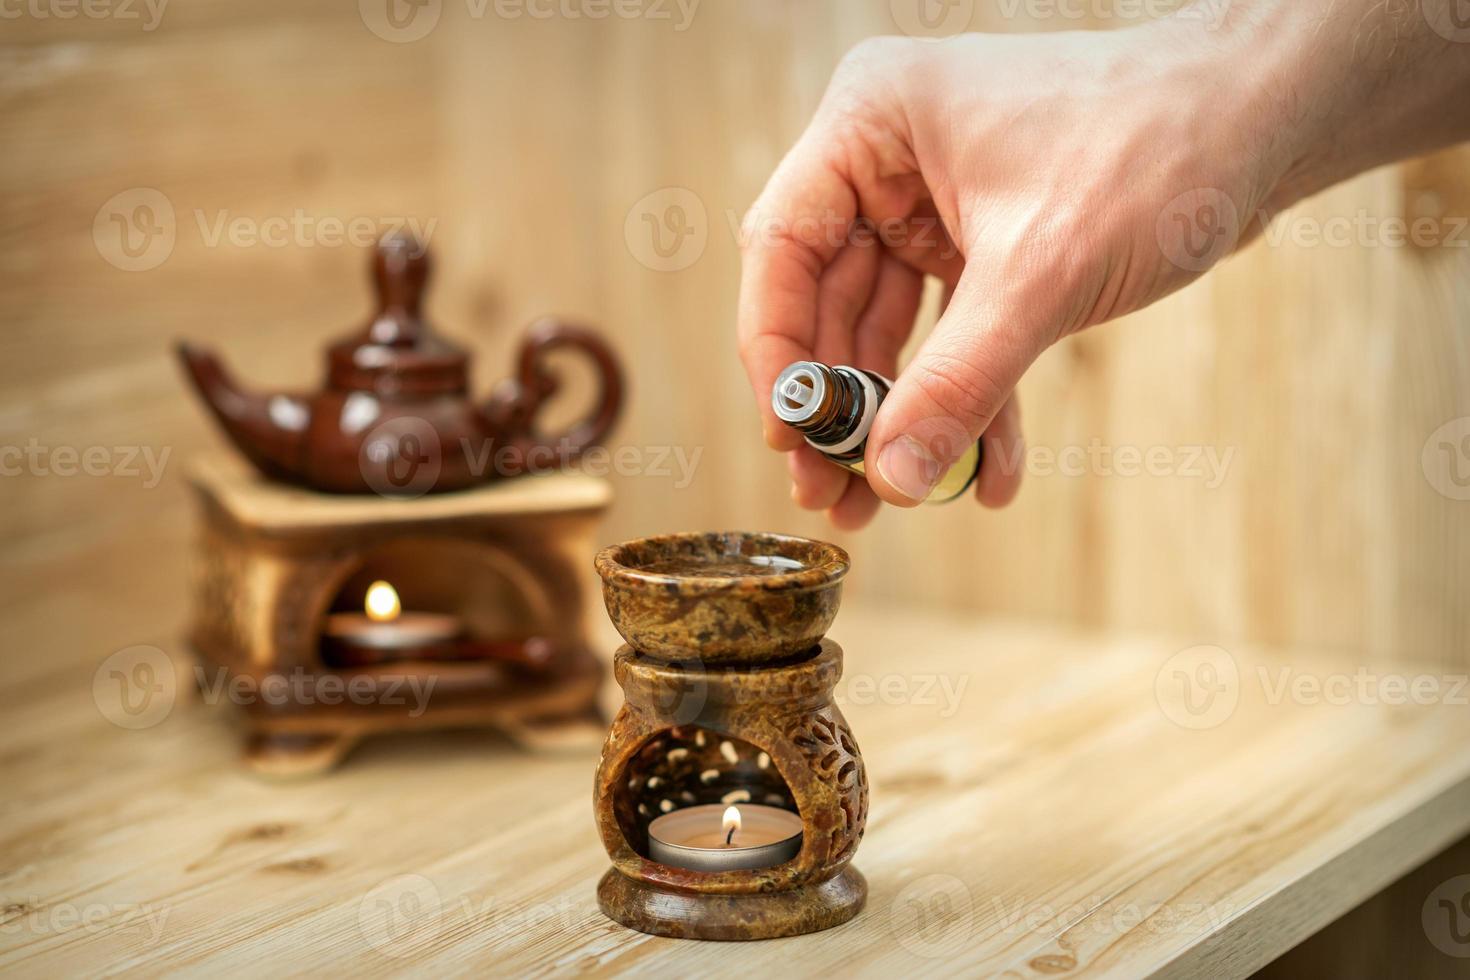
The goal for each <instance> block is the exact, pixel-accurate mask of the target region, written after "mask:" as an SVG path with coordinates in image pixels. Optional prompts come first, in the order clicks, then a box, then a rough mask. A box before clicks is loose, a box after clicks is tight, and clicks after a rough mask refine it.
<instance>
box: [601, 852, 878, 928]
mask: <svg viewBox="0 0 1470 980" xmlns="http://www.w3.org/2000/svg"><path fill="white" fill-rule="evenodd" d="M867 898H868V882H867V879H865V878H864V877H863V876H862V872H860V871H858V870H857V869H856V868H854V867H851V866H848V867H845V868H843V869H842V870H841V871H839V872H837V874H835V875H833V876H832V877H830V878H828V879H827V880H826V881H821V882H817V883H815V884H809V885H802V886H800V887H797V888H792V889H789V890H787V891H780V892H767V893H762V894H756V895H709V894H703V893H700V892H688V891H680V890H677V889H673V888H665V887H661V886H659V885H654V884H650V883H648V882H646V881H642V880H639V879H636V878H629V877H628V876H627V875H625V874H622V873H621V872H619V871H618V870H617V869H615V868H612V869H609V870H608V872H607V874H605V875H603V876H602V881H600V882H599V883H598V885H597V907H598V908H600V909H602V913H603V914H604V915H606V916H607V917H608V918H609V919H612V920H613V921H614V922H618V923H621V924H622V925H625V926H627V927H628V928H629V929H636V930H638V931H639V932H646V933H648V934H649V935H652V936H666V937H668V938H670V939H709V940H717V941H721V942H727V941H739V940H746V939H779V938H780V937H782V936H800V935H803V934H805V933H808V932H820V931H822V930H823V929H830V928H832V927H833V926H840V925H842V923H844V922H846V921H847V920H848V919H851V918H852V917H853V916H855V915H857V914H858V913H859V912H861V911H862V909H863V903H864V902H866V901H867Z"/></svg>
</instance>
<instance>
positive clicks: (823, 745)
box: [786, 708, 868, 864]
mask: <svg viewBox="0 0 1470 980" xmlns="http://www.w3.org/2000/svg"><path fill="white" fill-rule="evenodd" d="M786 736H787V738H789V739H790V740H791V742H792V744H793V745H795V746H797V747H798V748H800V749H801V750H802V751H804V752H805V753H806V755H807V759H808V761H809V762H810V764H811V770H812V771H813V772H814V773H816V774H818V775H819V776H820V777H821V778H822V779H823V780H825V781H827V782H829V783H831V784H832V785H833V786H835V787H836V790H837V794H836V795H837V806H838V810H839V812H840V813H841V814H842V823H841V824H840V825H838V826H834V827H832V828H831V829H830V830H829V831H828V833H829V835H830V836H829V845H828V861H829V862H831V863H834V864H835V863H838V862H841V861H846V860H848V859H849V858H851V857H852V852H853V850H854V849H856V848H857V845H858V842H859V841H861V840H862V839H863V831H864V830H865V829H866V827H867V822H868V774H867V767H865V766H864V765H863V757H862V753H861V752H860V751H859V750H858V746H857V742H856V740H854V739H853V737H852V731H851V730H850V729H849V728H848V727H847V722H846V720H845V719H843V717H842V716H841V714H839V713H838V712H837V710H836V709H835V708H824V709H823V710H821V711H819V712H816V713H814V714H810V715H806V716H803V717H802V718H800V719H798V720H797V722H796V724H794V725H792V726H791V728H789V729H788V730H787V732H786Z"/></svg>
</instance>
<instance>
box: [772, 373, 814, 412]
mask: <svg viewBox="0 0 1470 980" xmlns="http://www.w3.org/2000/svg"><path fill="white" fill-rule="evenodd" d="M781 394H783V395H785V396H786V399H787V401H789V402H791V403H792V405H793V407H795V408H805V407H806V403H807V402H809V401H811V398H812V395H814V394H816V390H815V389H814V388H812V386H811V385H809V384H802V383H801V382H800V381H797V380H796V379H795V378H790V379H788V380H787V382H786V386H785V387H783V388H782V389H781Z"/></svg>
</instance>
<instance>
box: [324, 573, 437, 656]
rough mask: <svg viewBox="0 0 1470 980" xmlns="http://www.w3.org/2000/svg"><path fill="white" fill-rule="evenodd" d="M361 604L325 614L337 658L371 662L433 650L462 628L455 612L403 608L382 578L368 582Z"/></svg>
mask: <svg viewBox="0 0 1470 980" xmlns="http://www.w3.org/2000/svg"><path fill="white" fill-rule="evenodd" d="M362 607H363V611H362V612H360V613H356V612H350V613H348V612H343V613H332V614H331V615H329V616H328V617H327V622H326V630H325V634H326V638H327V640H328V642H329V643H330V644H331V646H332V648H333V651H334V653H335V654H336V655H337V658H338V659H340V660H343V661H346V662H366V663H371V662H373V661H376V660H381V659H384V658H389V657H392V656H393V655H396V654H403V653H406V652H410V651H432V650H434V649H436V648H440V647H443V646H444V645H446V644H449V643H451V642H453V641H454V640H456V639H458V638H459V636H460V634H461V633H462V632H463V631H464V623H463V622H462V621H461V620H460V618H459V617H458V616H451V615H449V614H447V613H430V612H404V611H403V606H402V604H401V603H400V601H399V599H398V590H397V589H395V588H393V586H392V585H391V584H390V583H388V582H385V581H382V580H381V579H380V580H378V581H376V582H374V583H373V584H372V585H369V586H368V589H367V593H366V594H365V595H364V596H363V600H362Z"/></svg>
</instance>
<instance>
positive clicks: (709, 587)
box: [594, 533, 868, 940]
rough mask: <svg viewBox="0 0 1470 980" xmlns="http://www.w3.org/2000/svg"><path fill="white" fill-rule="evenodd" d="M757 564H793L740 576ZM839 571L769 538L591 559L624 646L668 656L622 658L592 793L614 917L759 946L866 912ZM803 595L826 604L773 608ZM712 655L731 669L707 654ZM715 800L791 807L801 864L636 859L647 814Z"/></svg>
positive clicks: (607, 900)
mask: <svg viewBox="0 0 1470 980" xmlns="http://www.w3.org/2000/svg"><path fill="white" fill-rule="evenodd" d="M761 556H779V557H785V558H788V559H791V560H793V561H796V562H799V564H800V566H801V567H799V568H794V569H790V570H782V571H775V572H771V571H767V572H765V573H757V574H741V572H742V571H743V570H744V569H743V566H744V565H745V564H748V563H750V561H751V559H754V558H759V557H761ZM757 564H759V563H757ZM847 567H848V559H847V555H846V554H845V553H844V552H843V551H842V550H841V549H840V548H837V547H835V546H833V545H828V544H822V543H820V542H816V541H807V540H804V539H801V538H790V537H783V536H780V535H770V534H745V533H727V534H710V535H667V536H663V537H656V538H649V539H645V540H641V541H634V542H630V543H628V544H625V545H620V546H617V547H615V548H609V549H605V550H604V551H603V552H602V553H601V554H599V555H598V559H597V569H598V572H599V573H600V574H601V575H602V576H603V581H604V588H605V589H608V590H610V591H609V592H608V611H609V612H610V613H611V615H612V617H613V622H614V624H615V625H616V626H617V628H618V630H619V631H620V632H621V633H622V634H623V635H624V636H625V637H628V638H629V639H630V640H631V639H632V638H633V637H638V636H645V635H648V636H653V637H655V642H656V643H658V644H659V645H660V650H661V651H662V652H663V654H664V655H663V656H661V657H659V658H657V659H655V658H654V657H650V656H647V655H645V654H644V653H643V651H642V650H641V649H636V648H635V647H633V646H624V647H622V648H621V649H620V650H619V651H618V653H617V656H616V657H615V659H614V672H615V675H616V677H617V681H618V683H619V685H621V686H622V688H623V694H624V697H625V703H624V705H623V707H622V710H621V711H619V713H618V716H617V718H616V719H615V720H614V721H613V725H612V730H611V731H610V732H609V733H608V737H607V741H606V743H605V744H604V746H603V751H602V759H601V763H600V765H599V767H598V771H597V783H596V789H595V797H594V808H595V811H596V816H597V824H598V829H599V831H600V833H601V835H602V840H603V844H604V845H605V846H606V848H607V851H608V854H609V855H610V856H611V857H612V861H613V867H612V869H611V870H609V871H608V873H607V874H606V875H605V876H604V877H603V879H602V881H601V883H600V884H599V885H598V890H597V895H598V903H599V905H600V907H601V908H602V910H603V912H604V913H605V914H607V915H608V916H609V917H610V918H612V919H614V920H616V921H618V922H620V923H622V924H623V925H626V926H628V927H630V928H633V929H637V930H639V931H641V932H647V933H652V934H654V935H660V936H672V937H676V938H690V939H718V940H735V939H769V938H773V937H777V936H792V935H798V934H801V933H807V932H814V931H817V930H820V929H826V928H830V927H832V926H835V925H839V924H841V923H843V922H846V921H847V920H848V919H850V918H852V917H853V916H854V915H856V914H857V913H858V912H859V911H860V910H861V909H862V906H863V902H864V900H865V899H866V897H867V883H866V881H864V879H863V876H862V875H861V874H860V873H859V872H858V871H857V870H856V869H855V868H853V867H851V864H850V862H851V860H852V856H853V853H854V852H855V850H856V849H857V846H858V842H859V841H860V840H861V839H862V836H863V829H864V826H865V823H866V820H867V812H868V781H867V774H866V770H865V769H864V766H863V759H862V754H861V752H860V751H859V750H858V746H857V742H856V740H855V739H854V738H853V735H852V732H851V730H849V728H848V726H847V721H846V719H844V718H843V717H842V712H841V711H839V710H838V708H837V706H836V705H835V704H833V703H832V689H833V686H834V685H835V684H836V682H837V679H838V677H839V676H840V675H841V673H842V650H841V648H840V647H838V646H837V644H836V643H833V642H832V641H831V640H827V639H822V638H821V637H820V632H821V631H822V630H824V629H825V628H826V626H827V625H828V624H829V623H830V622H831V621H832V617H833V616H834V615H835V613H836V610H837V604H838V598H839V592H840V580H841V578H842V576H843V574H844V573H845V572H846V571H847ZM680 568H683V569H684V571H680V570H679V569H680ZM807 594H816V595H820V596H821V597H822V599H821V601H820V602H817V601H813V600H803V601H799V602H797V601H788V602H786V603H785V604H782V603H780V602H779V601H777V600H778V599H779V598H781V597H782V596H783V595H784V596H785V598H786V599H788V600H792V599H793V598H794V597H795V596H800V595H807ZM706 605H709V606H712V607H713V608H711V609H708V610H707V609H705V608H704V606H706ZM814 631H815V633H816V634H817V635H816V639H815V640H813V639H812V637H813V632H814ZM711 643H712V648H713V649H714V650H716V651H717V655H718V656H719V657H721V658H723V659H724V665H723V666H717V665H714V664H711V663H709V662H708V660H703V659H701V656H700V655H701V652H702V651H704V650H705V649H707V648H708V647H707V646H706V644H711ZM670 654H672V656H670ZM711 802H724V803H735V804H736V805H739V804H740V803H741V802H750V803H762V804H765V805H769V806H781V807H784V808H786V809H789V810H794V811H796V812H797V813H799V814H800V815H801V818H802V826H803V830H802V842H801V849H800V851H799V852H798V853H797V855H796V857H794V858H792V859H791V860H790V861H787V862H786V863H784V864H780V865H777V866H775V867H770V868H758V869H753V870H741V871H720V872H702V871H692V870H689V869H686V868H678V867H672V866H669V865H664V864H660V863H658V862H655V861H651V860H649V859H648V858H647V857H646V855H647V853H648V825H649V824H650V823H651V822H652V820H653V819H654V818H655V817H657V816H659V815H660V814H662V813H666V812H669V811H671V810H673V809H677V808H679V807H683V806H693V805H698V804H702V803H711Z"/></svg>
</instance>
